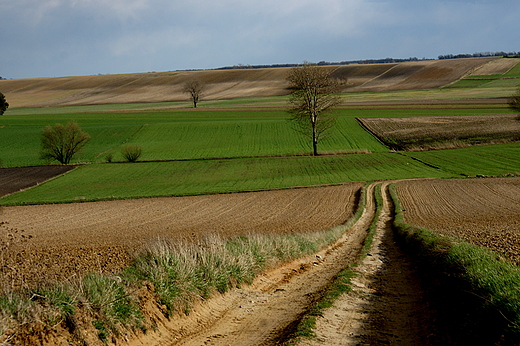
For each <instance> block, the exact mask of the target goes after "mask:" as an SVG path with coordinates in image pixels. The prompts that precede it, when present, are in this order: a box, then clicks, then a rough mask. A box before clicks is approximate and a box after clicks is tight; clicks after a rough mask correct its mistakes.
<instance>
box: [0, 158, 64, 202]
mask: <svg viewBox="0 0 520 346" xmlns="http://www.w3.org/2000/svg"><path fill="white" fill-rule="evenodd" d="M73 168H74V166H68V165H67V166H63V165H60V166H36V167H12V168H0V197H1V196H5V195H8V194H10V193H13V192H17V191H20V190H23V189H27V188H29V187H31V186H34V185H38V184H39V183H42V182H44V181H46V180H48V179H51V178H54V177H56V176H58V175H60V174H63V173H66V172H68V171H70V170H71V169H73Z"/></svg>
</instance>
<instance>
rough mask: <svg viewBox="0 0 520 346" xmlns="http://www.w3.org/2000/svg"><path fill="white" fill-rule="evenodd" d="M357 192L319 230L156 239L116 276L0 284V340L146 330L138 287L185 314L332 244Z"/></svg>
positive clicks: (164, 307)
mask: <svg viewBox="0 0 520 346" xmlns="http://www.w3.org/2000/svg"><path fill="white" fill-rule="evenodd" d="M364 196H365V192H364V191H362V193H361V199H360V206H359V207H358V209H357V212H356V214H355V215H354V216H353V217H352V218H351V219H350V220H348V221H347V222H346V223H345V224H343V225H339V226H336V227H333V228H331V229H328V230H325V231H318V232H309V233H300V234H290V235H280V236H276V237H273V236H272V235H263V234H251V235H249V236H243V237H238V238H231V239H222V238H219V237H217V236H209V237H208V238H206V239H205V240H203V241H201V242H200V243H198V244H194V243H191V242H172V241H169V240H167V239H162V240H157V241H155V242H153V243H150V244H148V245H147V246H145V247H144V248H143V251H142V252H141V253H140V254H138V255H137V256H136V258H135V262H134V264H133V265H132V266H131V267H129V268H127V269H125V270H123V271H122V272H121V273H119V274H117V275H100V274H87V275H85V276H84V277H83V278H81V279H77V280H71V281H69V282H65V283H50V284H49V285H47V286H41V287H36V288H27V289H24V290H14V289H12V288H10V287H9V286H8V284H7V283H3V286H2V291H1V295H0V321H2V324H1V329H0V342H7V341H10V342H11V341H16V340H20V338H23V337H24V336H26V335H25V334H24V333H33V334H34V333H35V332H34V330H40V331H42V332H43V333H45V332H48V331H51V330H53V328H55V327H57V326H62V327H63V328H65V329H67V330H68V331H69V333H70V334H76V337H78V335H79V338H80V339H81V333H78V330H79V329H88V328H91V329H92V328H94V329H95V330H96V331H97V335H98V338H99V339H100V340H101V341H103V342H106V341H107V340H108V338H109V337H112V336H114V337H116V338H117V337H121V336H124V335H125V334H126V332H127V331H129V330H140V331H142V332H146V331H147V330H148V329H150V328H154V322H153V321H149V320H147V319H146V318H145V317H144V316H145V312H144V311H142V310H141V307H142V306H144V305H145V304H143V302H142V301H141V297H140V295H139V292H140V291H142V290H143V289H146V290H147V292H148V295H150V296H152V297H153V299H154V300H155V304H156V305H157V306H158V308H159V309H161V311H162V312H163V314H164V315H165V316H166V317H172V316H174V315H179V314H180V315H182V314H189V313H190V312H191V311H192V309H193V307H194V305H195V304H196V303H198V302H200V301H203V300H206V299H209V298H210V297H212V296H213V295H214V294H216V293H224V292H227V291H228V290H230V289H232V288H235V287H241V286H242V285H247V284H250V283H251V282H252V281H253V279H254V278H255V277H256V276H257V275H258V274H260V273H262V272H264V271H266V270H268V269H270V268H273V267H276V266H278V265H280V264H281V263H284V262H289V261H291V260H294V259H297V258H301V257H303V256H306V255H311V254H314V253H316V252H317V251H319V250H320V249H322V248H324V247H326V246H329V245H331V244H333V243H334V242H335V241H337V240H338V239H339V238H340V237H341V236H342V235H343V234H344V233H345V232H346V231H347V230H348V229H349V228H350V227H351V226H352V225H353V224H354V222H355V221H356V220H357V219H358V218H359V217H360V216H361V213H362V210H363V207H362V205H363V204H364V203H363V201H364V198H365V197H364ZM80 315H81V316H80ZM85 321H86V322H85ZM82 323H83V324H82ZM38 326H39V327H38ZM34 328H36V329H34Z"/></svg>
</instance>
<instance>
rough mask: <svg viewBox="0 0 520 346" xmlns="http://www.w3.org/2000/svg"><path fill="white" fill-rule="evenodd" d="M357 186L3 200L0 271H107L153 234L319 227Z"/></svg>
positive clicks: (42, 276)
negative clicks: (46, 201)
mask: <svg viewBox="0 0 520 346" xmlns="http://www.w3.org/2000/svg"><path fill="white" fill-rule="evenodd" d="M362 185H363V184H362V183H352V184H345V185H339V186H330V187H318V188H301V189H290V190H279V191H266V192H255V193H237V194H226V195H210V196H193V197H173V198H150V199H139V200H124V201H108V202H93V203H75V204H59V205H36V206H22V207H4V208H2V209H1V213H0V220H1V221H2V222H3V223H2V224H1V225H0V246H2V248H3V250H4V251H3V255H2V258H0V259H1V260H2V262H3V263H2V266H1V269H0V274H1V275H2V276H3V277H4V279H5V278H9V280H10V281H13V282H17V283H18V285H19V284H29V283H31V282H42V281H48V280H55V279H64V278H65V279H66V278H67V277H70V276H72V275H77V274H81V273H84V272H86V271H95V272H115V271H117V270H119V269H121V268H123V267H126V266H127V265H128V264H129V263H130V262H131V258H132V257H131V255H130V254H131V253H134V252H136V251H138V250H139V249H140V248H141V247H142V246H143V245H145V244H147V243H149V242H152V241H153V240H155V239H157V238H173V239H175V238H183V239H188V240H192V241H197V239H201V238H202V237H204V236H205V235H206V234H210V233H218V234H220V235H222V236H223V237H232V236H237V235H241V234H247V233H251V232H262V233H291V232H307V231H315V230H323V229H327V228H330V227H332V226H335V225H338V224H341V223H343V222H345V221H346V220H347V219H349V218H350V217H351V215H352V213H353V211H354V208H355V205H356V203H357V200H356V198H358V197H357V192H358V190H359V188H360V187H361V186H362ZM64 276H65V277H64Z"/></svg>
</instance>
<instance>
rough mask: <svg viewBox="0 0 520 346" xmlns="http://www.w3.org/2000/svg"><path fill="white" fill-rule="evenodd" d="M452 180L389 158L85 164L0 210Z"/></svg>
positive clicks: (419, 165)
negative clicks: (395, 181) (393, 181)
mask: <svg viewBox="0 0 520 346" xmlns="http://www.w3.org/2000/svg"><path fill="white" fill-rule="evenodd" d="M454 176H456V175H454V174H452V173H446V172H444V171H442V170H439V169H434V168H432V167H428V166H425V165H423V164H422V163H421V162H419V161H416V160H412V159H410V158H409V157H405V156H402V155H398V154H392V153H380V154H355V155H343V156H318V157H274V158H244V159H226V160H224V159H221V160H192V161H172V162H137V163H112V164H90V165H84V166H81V167H78V168H77V169H75V170H74V171H72V172H69V173H68V174H66V175H65V176H63V177H60V178H59V179H54V180H52V181H49V182H47V183H44V184H41V185H39V186H37V187H35V188H32V189H29V190H26V191H23V192H20V193H16V194H13V195H10V196H6V197H4V198H2V199H0V205H21V204H39V203H63V202H78V201H97V200H110V199H124V198H145V197H156V196H185V195H200V194H214V193H230V192H241V191H259V190H268V189H282V188H290V187H298V186H310V185H326V184H338V183H344V182H352V181H373V180H382V179H402V178H417V177H422V178H426V177H454Z"/></svg>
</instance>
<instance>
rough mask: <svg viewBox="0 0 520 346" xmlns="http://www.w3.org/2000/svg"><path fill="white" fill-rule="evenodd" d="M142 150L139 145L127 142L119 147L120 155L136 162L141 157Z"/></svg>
mask: <svg viewBox="0 0 520 346" xmlns="http://www.w3.org/2000/svg"><path fill="white" fill-rule="evenodd" d="M142 152H143V151H142V149H141V147H140V146H138V145H135V144H127V145H125V146H124V147H123V148H121V155H123V157H124V158H125V160H126V161H128V162H136V161H137V160H138V159H139V157H141V154H142Z"/></svg>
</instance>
